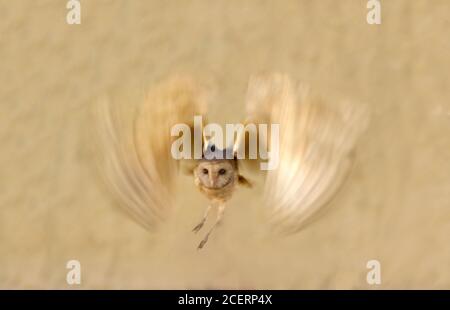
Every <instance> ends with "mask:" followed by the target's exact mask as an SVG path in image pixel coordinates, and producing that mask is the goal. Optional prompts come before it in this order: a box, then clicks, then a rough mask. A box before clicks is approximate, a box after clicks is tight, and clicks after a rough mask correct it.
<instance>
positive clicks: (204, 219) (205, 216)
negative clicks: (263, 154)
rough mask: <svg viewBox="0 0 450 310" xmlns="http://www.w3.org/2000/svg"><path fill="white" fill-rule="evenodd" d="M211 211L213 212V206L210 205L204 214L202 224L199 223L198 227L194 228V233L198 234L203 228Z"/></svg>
mask: <svg viewBox="0 0 450 310" xmlns="http://www.w3.org/2000/svg"><path fill="white" fill-rule="evenodd" d="M210 210H211V205H208V207H207V208H206V210H205V214H203V219H202V220H201V222H200V223H198V225H197V226H195V227H194V229H192V231H193V232H195V233H197V232H198V231H199V230H200V229H201V228H202V227H203V225H204V224H205V222H206V218H207V217H208V214H209V211H210Z"/></svg>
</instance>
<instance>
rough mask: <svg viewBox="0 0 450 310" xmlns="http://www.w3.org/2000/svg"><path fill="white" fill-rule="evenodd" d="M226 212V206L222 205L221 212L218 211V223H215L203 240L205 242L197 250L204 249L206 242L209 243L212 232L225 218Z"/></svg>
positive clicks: (220, 206)
mask: <svg viewBox="0 0 450 310" xmlns="http://www.w3.org/2000/svg"><path fill="white" fill-rule="evenodd" d="M224 211H225V204H221V205H219V210H218V211H217V219H216V222H215V223H214V225H213V226H212V227H211V229H210V230H209V231H208V233H207V234H206V236H205V237H204V238H203V240H202V241H201V242H200V244H199V245H198V248H197V249H199V250H200V249H201V248H203V246H204V245H205V244H206V242H207V241H208V238H209V235H210V234H211V232H212V231H213V230H214V229H215V228H216V227H217V226H218V225H219V224H220V222H221V221H222V217H223V213H224Z"/></svg>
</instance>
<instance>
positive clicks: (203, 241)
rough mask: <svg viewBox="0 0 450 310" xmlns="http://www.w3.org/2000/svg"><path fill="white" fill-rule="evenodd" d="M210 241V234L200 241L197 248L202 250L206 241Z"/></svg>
mask: <svg viewBox="0 0 450 310" xmlns="http://www.w3.org/2000/svg"><path fill="white" fill-rule="evenodd" d="M207 241H208V235H207V236H206V237H205V238H204V239H203V240H202V241H201V242H200V244H199V245H198V247H197V250H200V249H202V248H203V246H204V245H205V244H206V242H207Z"/></svg>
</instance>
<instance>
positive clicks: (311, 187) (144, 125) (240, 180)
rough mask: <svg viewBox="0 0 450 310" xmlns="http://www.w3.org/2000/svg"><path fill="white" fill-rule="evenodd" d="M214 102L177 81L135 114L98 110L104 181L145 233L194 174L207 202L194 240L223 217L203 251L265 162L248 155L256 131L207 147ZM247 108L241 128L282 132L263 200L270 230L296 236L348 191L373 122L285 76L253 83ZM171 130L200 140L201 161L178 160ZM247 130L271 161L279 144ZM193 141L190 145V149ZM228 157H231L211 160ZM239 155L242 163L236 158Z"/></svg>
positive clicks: (186, 80) (161, 87)
mask: <svg viewBox="0 0 450 310" xmlns="http://www.w3.org/2000/svg"><path fill="white" fill-rule="evenodd" d="M208 98H209V97H208V91H207V89H205V88H203V87H202V85H201V84H198V83H196V82H195V80H194V79H192V78H190V77H185V76H175V77H171V78H169V79H167V80H165V81H163V82H161V83H159V84H157V85H155V86H154V87H153V88H152V89H151V90H150V91H149V93H148V96H147V99H146V100H145V101H144V102H143V103H142V104H141V105H139V106H138V108H137V109H136V110H135V111H133V113H132V114H130V113H128V112H127V111H124V110H120V109H119V108H118V107H114V106H112V105H111V104H110V103H109V102H108V101H106V100H104V101H101V104H99V105H98V107H99V109H98V111H97V112H98V113H97V117H98V118H99V119H98V121H97V122H96V123H97V124H99V127H98V130H97V131H96V132H97V133H98V138H99V140H98V141H99V146H100V147H101V150H100V152H99V154H101V160H100V161H99V165H100V169H101V172H102V175H103V177H104V180H105V181H106V183H107V186H108V187H109V188H110V189H111V191H112V192H113V193H114V195H115V197H116V198H117V199H118V201H119V202H120V204H121V206H123V208H124V209H125V211H127V213H128V214H129V215H130V216H131V217H132V218H133V219H134V220H135V221H136V222H138V223H140V224H141V225H143V226H144V227H146V228H148V229H149V230H153V229H154V228H155V227H156V226H157V224H158V223H160V222H161V221H163V220H164V218H165V217H166V215H167V213H168V211H169V210H170V209H171V207H172V206H173V205H174V199H173V197H174V195H176V189H175V186H174V180H175V178H176V177H177V175H178V174H179V173H187V174H189V175H192V177H193V182H194V184H195V186H196V187H197V188H198V190H199V191H200V192H201V193H202V194H204V195H205V196H206V197H207V198H208V199H209V201H210V204H209V205H208V206H207V207H206V210H205V213H204V215H203V217H202V218H201V221H200V222H199V223H198V225H196V226H195V227H194V228H193V231H194V232H195V233H197V232H199V231H200V230H201V228H202V227H203V226H204V224H205V222H206V220H207V217H208V214H209V211H210V210H211V208H217V210H218V212H217V218H216V219H215V222H214V223H213V224H212V227H211V228H210V229H209V231H208V232H207V233H206V235H205V236H204V238H203V239H202V241H201V242H200V244H199V246H198V248H199V249H201V248H202V247H203V246H204V245H205V243H206V242H207V240H208V237H209V235H210V234H211V232H212V231H213V230H214V229H215V228H216V227H217V225H218V224H219V223H220V222H221V220H222V216H223V213H224V210H225V206H226V203H227V202H228V200H229V199H230V198H231V197H232V195H233V193H234V192H235V189H236V188H237V187H238V186H244V187H247V188H250V189H249V190H251V187H252V183H251V181H250V180H249V179H248V177H247V176H245V175H243V171H244V170H245V171H251V170H252V169H260V167H261V165H260V164H261V162H262V159H260V158H253V159H249V158H248V156H247V155H248V153H249V147H250V145H249V140H250V139H249V138H250V136H251V135H252V134H255V132H253V133H252V132H250V131H251V130H248V131H246V132H244V134H241V135H238V136H237V137H236V139H235V141H234V142H233V145H228V146H222V147H219V146H216V145H215V144H213V143H211V141H210V140H208V139H207V137H206V136H205V133H204V127H203V125H204V124H202V125H201V126H200V128H198V127H199V126H198V125H196V124H195V122H194V116H202V117H203V120H205V119H206V116H207V109H206V108H207V104H208ZM245 109H246V113H247V117H246V119H245V122H244V124H278V125H279V132H278V136H277V137H276V138H277V139H278V144H277V147H278V152H277V165H276V167H275V168H274V169H271V170H267V171H263V173H264V174H265V183H264V197H263V199H262V201H263V204H264V205H265V207H266V210H267V211H269V212H268V217H267V218H268V222H269V223H270V224H272V225H274V226H275V227H277V228H281V229H282V230H283V231H287V232H295V231H298V230H299V229H300V228H301V227H302V226H303V225H304V224H305V221H306V220H307V219H309V218H310V217H311V215H313V214H314V213H315V212H316V211H317V210H319V209H320V208H321V207H322V206H324V205H325V204H326V203H327V202H328V201H329V199H330V198H331V197H332V195H333V194H334V193H336V191H337V190H338V188H339V187H340V185H341V184H342V183H343V180H344V177H345V175H346V172H348V168H349V166H350V164H351V156H350V155H351V152H352V150H353V149H354V146H355V144H356V142H357V139H358V137H359V136H360V135H361V133H362V131H363V130H364V129H365V128H366V125H367V123H368V113H367V110H366V109H365V108H363V107H362V106H360V105H359V106H358V105H355V104H353V103H350V102H328V103H327V102H324V101H322V100H320V99H318V98H316V97H313V96H312V95H311V94H310V91H309V89H308V87H306V86H304V85H302V84H299V83H296V82H294V81H293V80H291V79H290V78H289V77H288V76H286V75H282V74H272V75H262V76H253V77H251V78H250V81H249V84H248V89H247V94H246V102H245ZM126 115H132V117H128V118H127V117H126ZM175 124H186V125H187V126H188V127H189V129H191V130H192V132H194V131H196V130H197V132H200V133H201V138H200V139H201V144H200V145H201V150H200V153H201V154H200V158H198V157H197V158H194V156H192V157H193V159H175V158H174V157H173V156H172V153H171V148H172V145H173V143H174V141H175V140H176V139H177V138H178V137H174V136H173V135H172V134H171V128H172V127H173V125H175ZM269 126H270V125H269ZM196 127H197V128H196ZM251 128H253V130H254V131H257V132H256V136H257V137H258V139H257V140H258V141H257V142H258V143H257V144H256V145H257V148H261V147H266V149H268V151H269V152H270V151H271V150H270V147H271V145H272V144H271V143H270V141H271V140H272V139H274V138H275V137H271V134H270V133H269V134H267V133H266V136H264V135H263V134H262V132H259V133H258V131H259V128H260V127H256V126H255V127H251ZM258 134H259V135H258ZM194 138H195V137H194V136H191V137H190V139H191V140H190V141H192V148H191V150H193V149H194V148H195V146H194V142H195V141H194ZM263 144H264V145H263ZM183 147H185V146H183ZM227 152H229V153H231V154H232V156H231V158H230V157H229V156H228V157H226V156H222V157H220V156H215V155H217V154H225V153H227ZM239 152H241V153H240V154H244V157H243V158H242V157H238V156H237V154H238V153H239ZM211 154H212V155H213V156H208V155H211ZM270 160H271V159H270V158H269V161H270ZM244 168H245V169H244Z"/></svg>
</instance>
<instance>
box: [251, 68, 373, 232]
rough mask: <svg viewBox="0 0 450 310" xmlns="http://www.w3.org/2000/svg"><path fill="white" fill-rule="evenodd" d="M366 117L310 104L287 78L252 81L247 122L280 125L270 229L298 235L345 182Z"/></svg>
mask: <svg viewBox="0 0 450 310" xmlns="http://www.w3.org/2000/svg"><path fill="white" fill-rule="evenodd" d="M366 112H367V111H366V110H365V109H364V108H362V107H361V106H355V105H353V104H351V103H349V102H343V103H334V102H333V103H332V104H326V103H324V102H321V101H320V100H317V99H314V98H312V97H311V95H310V94H309V91H308V88H307V87H304V86H301V85H300V86H298V85H296V84H294V83H293V82H292V81H291V80H290V79H289V78H288V77H287V76H283V75H272V76H268V77H254V78H252V79H251V80H250V83H249V88H248V97H247V113H248V115H249V121H254V122H255V121H256V122H258V123H268V124H270V123H276V124H279V125H280V134H279V164H278V167H277V168H276V169H274V170H269V171H268V172H267V176H266V183H265V201H266V203H267V206H268V207H269V210H270V218H271V221H272V222H273V223H274V224H277V225H279V226H281V228H283V229H286V230H288V231H295V230H298V229H299V228H300V227H301V226H302V224H303V223H304V221H305V220H306V219H308V218H309V217H310V216H311V215H312V214H314V213H315V212H316V211H317V210H318V209H319V208H320V207H322V206H323V205H324V204H326V203H327V202H328V200H329V199H330V198H331V196H332V195H333V194H334V193H335V192H336V191H337V189H338V188H339V186H340V185H341V184H342V183H343V182H342V181H343V179H344V176H345V175H346V172H347V171H348V168H349V166H350V158H349V155H350V152H351V150H352V149H353V147H354V145H355V143H356V140H357V138H358V136H359V135H360V133H361V132H362V131H363V130H364V129H365V128H366V125H367V122H368V117H367V113H366ZM268 139H269V141H271V139H273V137H270V135H269V137H268ZM269 145H270V142H269Z"/></svg>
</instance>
